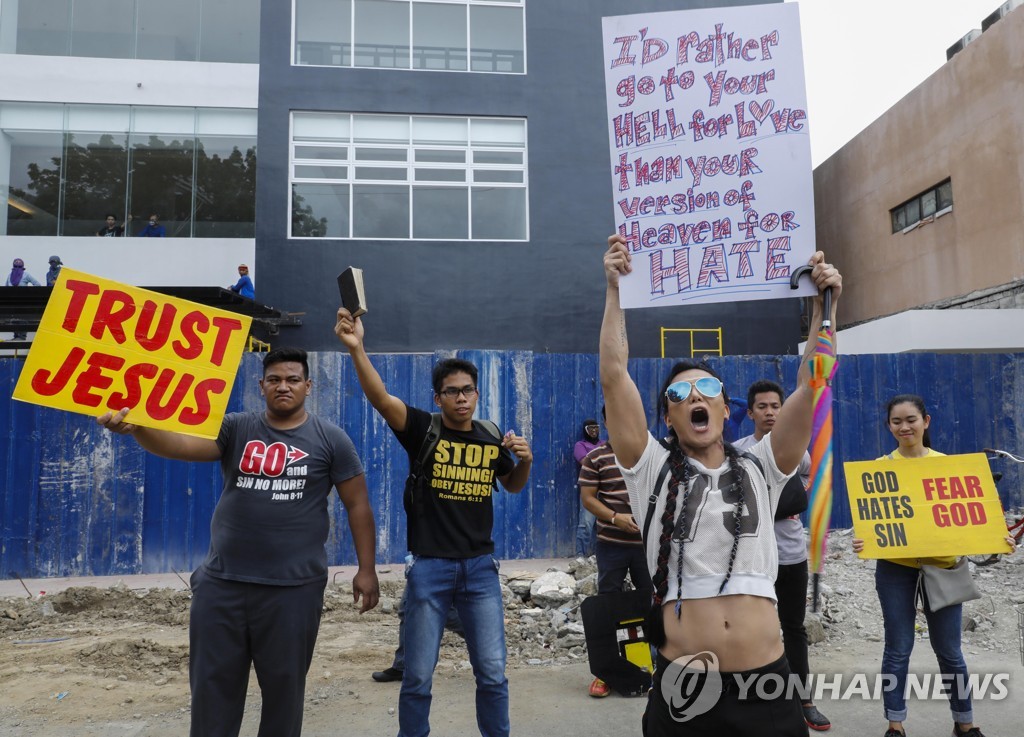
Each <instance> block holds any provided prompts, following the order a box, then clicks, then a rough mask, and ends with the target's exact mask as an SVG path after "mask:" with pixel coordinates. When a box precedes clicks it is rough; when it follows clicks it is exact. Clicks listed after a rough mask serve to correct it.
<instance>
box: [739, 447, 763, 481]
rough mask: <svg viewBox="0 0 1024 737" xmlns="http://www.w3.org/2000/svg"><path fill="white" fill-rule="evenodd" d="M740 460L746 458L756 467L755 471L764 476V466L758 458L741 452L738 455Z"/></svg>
mask: <svg viewBox="0 0 1024 737" xmlns="http://www.w3.org/2000/svg"><path fill="white" fill-rule="evenodd" d="M740 458H746V459H747V460H748V461H750V462H751V463H753V464H754V465H755V466H756V467H757V470H758V471H760V472H761V475H762V476H764V466H762V465H761V459H760V458H758V457H757V456H756V455H754V454H753V453H748V452H747V451H743V452H742V453H740ZM765 478H767V477H765Z"/></svg>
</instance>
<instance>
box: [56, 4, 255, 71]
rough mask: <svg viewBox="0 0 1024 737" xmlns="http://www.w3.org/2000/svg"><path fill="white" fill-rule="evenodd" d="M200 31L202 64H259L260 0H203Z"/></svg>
mask: <svg viewBox="0 0 1024 737" xmlns="http://www.w3.org/2000/svg"><path fill="white" fill-rule="evenodd" d="M76 2H78V0H76ZM199 28H200V36H199V61H225V62H239V63H248V64H258V63H259V61H260V0H231V1H230V2H223V0H203V3H202V14H201V17H200V19H199Z"/></svg>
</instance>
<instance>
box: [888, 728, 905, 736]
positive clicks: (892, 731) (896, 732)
mask: <svg viewBox="0 0 1024 737" xmlns="http://www.w3.org/2000/svg"><path fill="white" fill-rule="evenodd" d="M882 737H907V733H906V732H901V731H900V730H898V729H887V730H885V734H884V735H882Z"/></svg>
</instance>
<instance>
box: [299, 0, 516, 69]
mask: <svg viewBox="0 0 1024 737" xmlns="http://www.w3.org/2000/svg"><path fill="white" fill-rule="evenodd" d="M293 3H294V16H293V17H294V22H293V34H292V38H293V39H294V53H293V59H294V63H295V64H302V65H314V66H339V67H370V68H385V69H422V70H428V71H430V70H432V71H452V72H465V71H470V72H491V73H499V74H525V73H526V35H525V34H526V21H525V16H524V14H525V12H526V8H525V0H293Z"/></svg>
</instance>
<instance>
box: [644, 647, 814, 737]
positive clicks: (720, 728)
mask: <svg viewBox="0 0 1024 737" xmlns="http://www.w3.org/2000/svg"><path fill="white" fill-rule="evenodd" d="M669 662H670V661H668V660H667V659H666V658H665V657H664V656H663V655H661V654H660V653H659V654H658V662H657V669H656V671H655V674H654V686H653V688H652V689H651V691H650V693H649V694H648V696H647V710H646V711H645V712H644V717H643V722H642V726H643V735H644V737H674V736H675V735H680V736H682V735H685V736H686V737H704V736H705V735H706V736H707V737H806V736H807V724H806V723H805V722H804V716H803V711H801V709H800V699H799V695H798V694H797V692H796V689H792V688H785V687H784V688H782V689H781V690H780V692H779V696H778V697H777V698H773V699H765V698H758V697H757V693H758V684H759V683H760V682H761V681H762V679H764V684H763V686H762V689H763V693H766V694H768V693H774V692H775V691H776V690H778V689H777V688H775V687H774V684H775V683H778V682H780V679H781V682H782V683H788V678H789V666H788V665H787V664H786V658H785V657H781V658H779V659H778V660H776V661H775V662H774V663H769V664H768V665H765V666H763V667H761V668H755V669H753V670H748V671H743V672H741V673H726V672H722V673H721V678H722V680H721V684H722V685H721V694H720V695H719V696H718V699H717V702H715V704H714V706H712V707H711V708H710V710H708V711H705V712H703V713H700V714H696V715H693V716H692V717H690V718H687V719H685V720H683V721H680V720H679V719H678V718H676V717H673V714H672V711H671V710H670V709H669V705H668V702H666V700H665V693H664V692H663V690H662V679H663V676H664V675H665V668H666V667H667V666H668V665H669ZM737 676H739V677H740V680H742V682H743V684H744V687H745V688H747V691H746V693H743V692H742V691H741V690H740V688H739V686H738V685H737V684H738V681H737V678H736V677H737ZM766 676H767V678H765V677H766ZM751 679H753V680H751ZM706 686H707V682H706V680H705V679H698V683H697V685H696V686H694V684H693V683H691V684H689V685H688V689H689V690H688V692H689V693H691V694H698V693H700V694H702V690H701V689H703V688H705V687H706ZM748 686H749V687H748ZM667 690H668V691H669V692H670V695H677V694H678V691H675V692H674V691H673V690H672V687H671V684H670V687H669V688H668V689H667ZM787 692H788V694H789V695H790V696H791V697H792V698H787ZM741 694H743V695H744V696H745V698H742V699H741V698H740V696H741ZM702 697H703V694H702ZM680 703H682V700H680Z"/></svg>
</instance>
